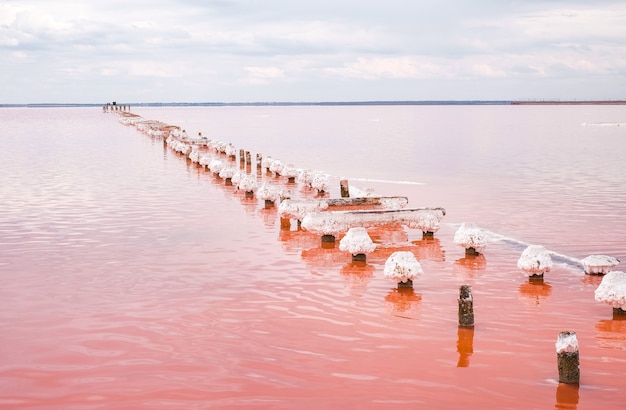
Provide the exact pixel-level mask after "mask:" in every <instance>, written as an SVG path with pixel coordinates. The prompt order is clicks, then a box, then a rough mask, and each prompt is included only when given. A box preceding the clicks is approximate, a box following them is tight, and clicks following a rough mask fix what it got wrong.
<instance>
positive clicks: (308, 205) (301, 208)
mask: <svg viewBox="0 0 626 410" xmlns="http://www.w3.org/2000/svg"><path fill="white" fill-rule="evenodd" d="M325 209H328V202H327V201H324V200H316V199H310V200H300V201H292V200H285V201H283V202H281V203H280V205H279V207H278V213H279V215H280V217H281V218H287V219H291V218H293V219H297V220H299V221H302V220H303V219H304V217H305V216H306V215H307V214H309V213H311V212H320V211H323V210H325Z"/></svg>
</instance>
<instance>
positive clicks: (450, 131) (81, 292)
mask: <svg viewBox="0 0 626 410" xmlns="http://www.w3.org/2000/svg"><path fill="white" fill-rule="evenodd" d="M618 108H620V109H619V110H618V109H616V108H615V107H613V108H612V107H604V108H602V107H571V108H566V107H560V108H555V107H516V108H515V109H513V108H512V107H331V108H329V107H229V108H226V107H221V108H219V109H216V108H215V107H213V108H202V109H197V108H184V109H183V108H163V109H156V108H155V109H153V108H150V109H146V110H145V112H142V113H141V114H142V115H143V116H144V117H146V118H154V119H159V120H162V121H165V122H168V123H173V124H176V125H181V126H183V127H184V128H186V129H187V130H188V133H189V134H190V135H196V134H197V132H199V131H202V133H203V135H206V136H208V137H209V138H218V139H222V140H226V141H229V142H232V143H234V144H235V145H237V146H238V147H239V146H241V147H242V148H246V149H250V150H252V152H253V153H254V152H255V150H256V151H260V152H264V153H268V152H269V151H272V152H271V153H272V154H273V156H275V157H276V158H278V157H280V158H281V159H282V160H284V162H287V161H288V162H293V163H294V164H296V165H297V166H301V167H306V168H312V169H313V168H315V169H320V170H322V171H326V172H328V173H330V174H331V175H333V176H334V177H333V178H334V179H332V181H335V180H336V181H337V182H338V178H337V177H338V176H344V175H345V176H347V177H348V178H349V179H351V186H354V185H357V186H358V187H359V188H363V189H370V188H371V189H372V190H373V191H375V192H377V193H379V194H380V195H390V196H392V195H405V196H407V197H408V198H409V206H410V207H421V206H444V207H445V208H446V210H447V214H446V216H445V218H444V219H443V221H442V225H441V229H440V230H439V231H438V232H436V234H435V237H433V238H424V237H423V236H422V232H421V231H416V230H412V229H409V228H407V227H401V226H388V227H384V228H378V229H374V230H372V231H371V233H370V236H371V237H372V238H375V240H376V244H377V245H378V248H377V249H376V250H375V251H374V252H372V253H371V254H368V256H367V262H366V263H359V262H352V261H351V255H350V254H349V253H345V252H340V251H339V249H338V246H335V245H333V246H331V247H329V248H325V247H323V246H322V243H321V240H320V237H319V236H317V235H313V234H311V233H309V232H306V231H302V230H299V229H298V227H297V226H296V224H295V223H294V224H293V226H292V225H291V224H290V226H289V227H288V228H282V227H281V225H280V223H279V221H278V220H277V219H278V215H277V211H276V209H275V208H268V209H265V208H264V206H263V203H262V202H261V201H260V200H258V199H256V198H246V197H245V195H244V194H243V193H242V192H238V191H237V190H236V188H235V187H233V186H227V185H226V184H225V183H224V181H223V180H221V179H219V178H216V177H215V176H214V175H212V173H210V172H207V171H206V170H204V169H202V168H199V167H197V166H195V165H193V164H191V163H190V162H189V161H187V160H186V159H185V158H184V157H182V156H181V155H179V154H175V153H174V152H173V151H172V150H170V149H168V148H167V147H166V146H165V145H164V144H163V141H162V140H160V139H158V138H156V137H149V136H147V135H144V134H141V133H139V132H137V130H136V129H134V128H132V127H124V126H122V125H120V124H119V123H118V122H117V121H116V118H115V116H113V115H108V114H102V113H101V112H99V110H95V111H94V110H91V109H0V120H1V123H2V124H3V127H2V129H0V134H1V138H0V149H2V152H4V153H8V154H7V155H5V156H4V157H3V161H0V195H1V197H2V198H3V200H2V201H0V277H2V279H3V286H2V287H1V288H0V298H1V300H2V305H3V309H2V310H1V311H0V331H1V332H2V344H1V345H2V346H1V348H0V379H1V380H2V381H3V382H2V383H1V384H0V407H2V406H6V407H9V408H12V409H20V408H42V409H59V408H62V409H86V408H139V407H142V408H143V407H164V408H181V409H188V408H229V407H232V408H238V407H242V406H246V405H254V404H258V406H261V407H264V408H303V409H306V408H336V407H342V408H343V407H345V408H352V407H354V408H383V407H385V408H388V407H389V406H391V407H393V408H415V407H420V406H421V407H428V408H458V407H459V406H460V405H463V406H466V407H471V408H483V409H500V408H546V407H550V406H552V405H553V403H554V396H553V394H554V390H552V388H553V386H552V385H551V384H550V383H549V382H548V383H546V380H551V379H552V378H553V377H554V373H555V363H554V350H553V349H554V344H553V339H554V334H555V332H558V331H560V330H562V329H572V330H575V331H576V332H577V334H578V335H579V337H580V340H581V344H582V346H581V351H582V352H583V365H584V372H583V377H582V384H581V390H580V402H579V401H578V393H579V392H578V390H571V389H569V386H563V387H562V386H561V385H559V386H558V387H557V399H556V403H557V408H560V407H558V406H564V405H573V406H577V407H578V408H580V409H581V410H582V409H593V408H599V407H601V408H621V407H622V406H623V402H624V397H625V396H624V393H623V392H624V382H623V379H622V377H621V376H622V375H623V370H624V363H626V349H625V348H624V347H625V343H626V341H625V339H624V335H625V334H626V331H625V330H624V328H623V326H622V321H620V320H617V319H616V318H613V319H612V320H608V318H610V310H607V307H606V306H604V305H601V304H598V303H597V302H595V300H594V297H593V292H594V290H595V288H596V287H597V285H598V284H599V281H600V279H601V278H600V277H592V276H589V275H584V274H583V273H582V269H577V267H576V266H575V264H571V263H570V264H569V265H564V264H560V263H555V266H554V268H553V269H552V271H551V272H550V275H549V276H548V277H547V279H549V283H547V282H545V283H530V282H529V283H523V284H521V285H520V282H521V276H520V273H519V271H518V270H517V269H516V266H515V263H516V261H517V259H518V258H519V255H520V252H521V251H522V250H523V247H522V248H520V247H519V243H541V244H542V245H544V246H546V248H548V249H551V250H554V251H558V252H560V253H561V254H563V255H566V256H568V257H569V258H570V259H569V260H575V259H576V258H580V257H584V256H586V255H588V254H592V253H601V254H610V255H612V256H615V257H617V258H620V259H621V260H626V254H625V253H624V252H625V250H626V246H625V245H626V235H625V232H626V214H624V213H623V212H620V211H619V210H621V209H624V206H626V197H625V195H626V193H625V192H624V190H623V187H624V186H626V179H625V178H626V176H625V175H626V174H625V173H623V172H622V171H621V170H622V168H623V167H621V164H622V162H623V158H622V155H621V153H623V152H624V151H625V148H626V147H625V145H624V144H626V142H625V141H626V138H624V134H623V129H624V127H621V128H620V127H581V126H580V124H581V123H582V122H586V123H600V122H623V121H621V120H616V118H617V117H619V116H621V115H622V111H621V108H623V107H618ZM268 111H271V112H268ZM258 114H271V115H267V116H259V115H258ZM373 117H376V118H379V119H380V121H376V122H372V121H366V120H365V119H366V118H373ZM450 118H455V121H449V119H450ZM294 136H298V143H297V144H294V140H293V138H294ZM231 137H232V138H231ZM355 141H358V142H359V143H358V144H355V143H354V142H355ZM591 145H593V146H594V151H593V152H590V150H589V149H588V147H589V146H591ZM346 152H350V153H351V155H350V156H349V158H347V157H346V155H345V153H346ZM374 153H375V154H376V155H377V156H376V161H372V158H373V157H372V155H373V154H374ZM538 153H542V154H546V155H547V156H548V158H546V157H545V156H542V157H541V160H537V158H538V156H537V154H538ZM590 156H592V157H593V156H597V158H595V157H594V158H595V159H596V160H592V159H594V158H592V159H590ZM599 159H601V160H599ZM389 164H393V166H389ZM235 166H236V165H235ZM244 169H245V167H244ZM251 171H252V172H255V171H256V169H252V170H251ZM255 175H256V177H257V179H258V180H259V181H270V180H271V183H274V184H277V185H280V186H282V187H288V188H289V189H290V190H291V192H292V195H294V196H295V197H307V198H311V197H315V196H316V193H315V192H314V191H313V190H311V189H308V188H305V187H301V186H297V187H293V186H288V184H287V181H286V180H284V179H281V178H278V179H277V178H275V177H273V176H268V175H261V174H258V173H255ZM352 178H354V182H352V181H353V180H352ZM384 181H389V182H384ZM398 181H406V182H410V183H398ZM416 182H421V183H423V184H417V183H416ZM333 184H334V182H333ZM338 191H339V187H338V183H337V184H334V185H333V186H331V192H330V193H328V194H327V195H328V196H332V197H337V196H338ZM464 220H475V221H477V222H478V223H480V225H481V226H485V227H486V228H488V229H489V230H490V231H491V232H495V233H497V234H499V235H502V236H503V237H506V238H510V239H511V240H508V241H507V240H501V241H494V242H492V243H489V246H488V247H487V249H486V251H485V253H484V255H479V256H475V257H472V256H466V255H464V254H463V250H462V249H460V248H459V247H458V246H455V245H454V244H453V236H454V232H455V228H456V227H457V226H458V223H459V222H461V221H464ZM581 232H584V235H581ZM340 239H341V238H337V240H340ZM399 250H406V251H410V252H413V253H414V254H415V255H416V257H417V258H418V259H419V260H420V263H421V264H422V266H423V268H424V274H423V275H422V276H421V277H420V279H419V282H418V283H416V285H415V286H416V288H415V289H405V288H401V289H397V288H395V287H394V288H391V287H390V284H389V283H388V282H387V281H386V280H385V279H384V277H383V269H384V263H385V260H386V259H387V258H388V257H389V256H390V255H391V254H392V253H393V252H395V251H399ZM487 259H489V263H487V262H486V260H487ZM468 279H471V284H472V289H473V290H474V292H475V294H476V295H478V296H479V298H478V299H477V301H476V305H475V309H476V313H477V317H478V318H479V321H478V327H477V330H476V331H477V332H479V335H480V337H479V338H477V340H476V349H474V331H473V329H466V328H458V327H457V324H458V320H457V319H458V318H457V310H456V307H457V306H456V298H457V296H458V288H459V285H461V284H464V283H466V280H468ZM529 302H530V303H529ZM538 306H540V307H541V308H540V309H538V308H537V307H538ZM609 309H610V308H609ZM581 312H582V313H581ZM455 329H457V335H456V337H455V335H454V333H455ZM455 343H456V346H457V349H456V352H455V349H454V344H455ZM479 345H480V347H479ZM470 359H471V366H470ZM455 363H456V364H457V366H455V365H454V364H455ZM462 367H465V368H462ZM461 368H462V369H461ZM513 368H514V369H516V371H517V373H516V376H515V378H511V377H509V375H510V374H511V372H510V369H513ZM459 372H463V374H462V375H461V374H460V373H459ZM460 376H461V377H460ZM338 378H339V379H340V380H339V383H338ZM467 392H478V393H479V394H478V393H477V394H471V395H468V394H467ZM570 408H571V407H570Z"/></svg>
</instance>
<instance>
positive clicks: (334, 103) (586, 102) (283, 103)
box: [0, 99, 626, 108]
mask: <svg viewBox="0 0 626 410" xmlns="http://www.w3.org/2000/svg"><path fill="white" fill-rule="evenodd" d="M595 104H597V105H621V104H624V105H626V100H589V99H588V100H560V99H526V100H371V101H299V102H296V101H257V102H219V101H215V102H210V101H207V102H175V101H170V102H158V101H155V102H131V103H117V102H116V101H112V102H105V103H6V104H3V103H0V107H2V108H10V107H18V108H19V107H25V108H29V107H32V108H46V107H102V106H106V105H117V106H122V105H128V106H135V107H161V106H162V107H167V106H171V107H175V106H181V107H184V106H207V107H224V106H341V105H595Z"/></svg>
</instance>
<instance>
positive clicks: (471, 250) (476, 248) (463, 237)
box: [454, 223, 487, 255]
mask: <svg viewBox="0 0 626 410" xmlns="http://www.w3.org/2000/svg"><path fill="white" fill-rule="evenodd" d="M454 243H455V244H456V245H459V246H462V247H464V248H465V253H466V254H467V255H479V254H480V253H482V252H483V250H484V249H485V247H486V246H487V240H486V239H485V234H484V233H483V231H482V230H481V229H480V228H479V227H477V226H476V225H474V224H473V223H463V224H462V225H461V226H460V227H459V229H457V231H456V232H455V234H454Z"/></svg>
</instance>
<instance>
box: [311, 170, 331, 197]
mask: <svg viewBox="0 0 626 410" xmlns="http://www.w3.org/2000/svg"><path fill="white" fill-rule="evenodd" d="M328 180H329V176H328V175H327V174H323V173H321V172H318V173H316V174H315V175H314V176H313V181H311V187H313V188H315V189H317V191H318V192H320V193H322V192H327V191H328Z"/></svg>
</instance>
